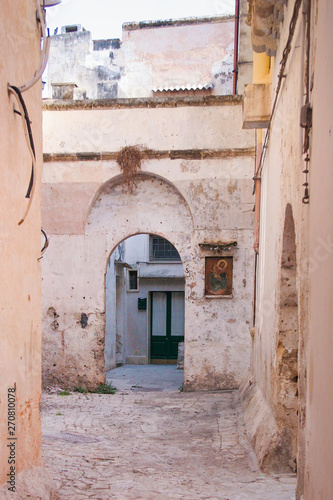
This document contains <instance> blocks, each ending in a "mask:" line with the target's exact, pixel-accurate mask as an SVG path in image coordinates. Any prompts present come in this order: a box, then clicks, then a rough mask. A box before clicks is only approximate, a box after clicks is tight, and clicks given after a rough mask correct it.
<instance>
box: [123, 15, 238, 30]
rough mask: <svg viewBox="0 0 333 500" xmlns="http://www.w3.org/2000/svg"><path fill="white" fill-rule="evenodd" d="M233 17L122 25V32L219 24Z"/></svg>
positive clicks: (189, 18)
mask: <svg viewBox="0 0 333 500" xmlns="http://www.w3.org/2000/svg"><path fill="white" fill-rule="evenodd" d="M234 19H235V16H234V15H232V14H231V15H226V16H214V17H210V16H202V17H185V18H182V19H167V20H158V21H139V22H132V23H123V31H134V30H141V29H151V28H167V27H174V26H187V25H191V24H204V23H221V22H226V21H233V20H234Z"/></svg>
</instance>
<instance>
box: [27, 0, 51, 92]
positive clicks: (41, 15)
mask: <svg viewBox="0 0 333 500" xmlns="http://www.w3.org/2000/svg"><path fill="white" fill-rule="evenodd" d="M37 21H38V22H40V25H41V37H42V39H43V48H42V55H41V59H40V63H39V66H38V68H37V70H36V71H35V74H34V76H33V77H32V78H31V80H29V81H28V82H27V83H26V84H24V85H22V86H21V87H19V89H20V91H21V92H26V91H27V90H29V89H30V88H31V87H32V86H33V85H35V83H37V82H38V81H39V79H40V78H41V76H42V74H43V72H44V69H45V67H46V65H47V61H48V58H49V52H50V44H51V38H50V36H46V22H45V10H44V9H42V8H41V5H40V0H37Z"/></svg>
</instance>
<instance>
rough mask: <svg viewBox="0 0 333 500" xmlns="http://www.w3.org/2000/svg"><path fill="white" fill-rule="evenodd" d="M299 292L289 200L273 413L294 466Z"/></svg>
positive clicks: (284, 458)
mask: <svg viewBox="0 0 333 500" xmlns="http://www.w3.org/2000/svg"><path fill="white" fill-rule="evenodd" d="M298 346H299V327H298V292H297V262H296V236H295V224H294V217H293V211H292V207H291V205H290V204H288V205H287V207H286V211H285V221H284V230H283V241H282V255H281V275H280V290H279V316H278V334H277V341H276V356H275V378H274V382H273V384H274V386H275V387H274V394H275V414H276V420H277V425H278V432H279V435H280V455H281V464H284V465H285V466H286V467H289V468H291V469H293V470H294V471H296V470H297V450H298V373H299V367H298Z"/></svg>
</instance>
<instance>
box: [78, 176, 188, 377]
mask: <svg viewBox="0 0 333 500" xmlns="http://www.w3.org/2000/svg"><path fill="white" fill-rule="evenodd" d="M143 233H148V234H156V235H159V236H161V237H163V238H165V239H166V240H168V241H170V242H171V243H172V245H174V246H175V247H176V248H177V250H178V252H179V255H180V257H181V261H182V263H183V266H184V269H185V267H186V269H187V275H189V273H190V272H191V265H192V264H191V263H192V261H193V255H192V252H193V245H194V243H193V234H194V230H193V221H192V214H191V212H190V209H189V207H188V205H187V203H186V201H185V199H184V198H183V196H182V195H181V194H180V193H179V191H178V190H177V189H176V188H175V187H174V186H173V185H172V184H171V183H170V182H168V181H165V180H164V179H162V178H160V177H158V176H154V175H150V174H139V175H138V178H137V187H136V188H135V190H134V192H133V193H131V194H130V193H128V192H126V191H125V190H124V187H123V185H122V183H121V177H116V178H114V179H112V180H110V181H108V182H107V183H106V184H104V185H103V186H102V188H101V189H100V190H99V192H98V193H97V195H96V196H95V199H94V201H93V203H92V206H91V207H90V211H89V214H88V217H87V222H86V232H85V234H86V240H87V241H89V245H92V247H93V248H94V289H95V293H96V298H97V299H98V304H97V308H98V309H102V310H103V312H104V313H105V310H106V308H105V294H104V290H105V288H104V287H105V277H106V270H107V262H108V261H109V258H110V255H111V254H112V252H113V251H114V250H115V248H116V247H117V245H118V244H119V243H120V242H121V241H124V240H126V239H127V238H128V237H130V236H132V235H135V234H143ZM91 279H92V277H90V280H91ZM90 284H91V282H90ZM189 293H190V291H188V290H187V287H186V273H185V314H186V304H187V300H186V297H187V296H188V295H189ZM100 328H102V329H103V331H105V317H103V323H101V325H100ZM103 339H104V335H103ZM103 349H104V341H103V343H101V345H100V347H99V353H98V355H97V357H96V358H97V359H98V360H99V363H98V368H97V370H98V373H100V374H101V373H103V375H104V364H103V361H104V354H103V355H102V352H101V351H102V350H103Z"/></svg>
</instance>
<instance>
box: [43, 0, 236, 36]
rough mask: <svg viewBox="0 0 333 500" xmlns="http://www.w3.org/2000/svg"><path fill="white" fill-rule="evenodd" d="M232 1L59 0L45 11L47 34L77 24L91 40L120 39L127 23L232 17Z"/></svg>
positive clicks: (233, 1)
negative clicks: (222, 15)
mask: <svg viewBox="0 0 333 500" xmlns="http://www.w3.org/2000/svg"><path fill="white" fill-rule="evenodd" d="M234 9H235V0H62V3H61V4H60V5H57V6H55V7H49V8H47V24H48V27H49V28H50V34H51V35H53V33H54V29H55V28H57V27H58V28H59V31H60V28H61V26H65V25H66V24H81V25H82V26H83V27H84V28H85V29H86V30H88V31H91V32H92V37H93V39H95V40H96V39H100V38H121V25H122V23H124V22H130V21H147V20H156V19H177V18H182V17H197V16H217V15H221V14H234Z"/></svg>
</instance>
